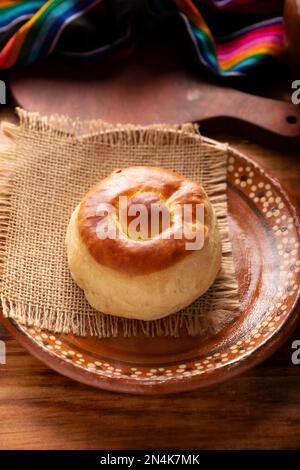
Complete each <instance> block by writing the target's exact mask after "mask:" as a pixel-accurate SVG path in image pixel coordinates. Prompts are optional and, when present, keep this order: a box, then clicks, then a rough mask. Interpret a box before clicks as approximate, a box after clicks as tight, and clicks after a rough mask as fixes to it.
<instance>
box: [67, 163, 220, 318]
mask: <svg viewBox="0 0 300 470" xmlns="http://www.w3.org/2000/svg"><path fill="white" fill-rule="evenodd" d="M120 196H121V198H120ZM197 206H199V207H202V208H203V214H204V217H203V220H202V221H201V220H200V218H199V217H198V215H199V214H198V212H197V210H198V209H197V210H196V207H197ZM141 208H142V209H141ZM186 209H187V212H185V210H186ZM137 222H139V223H137ZM166 222H168V223H166ZM197 240H201V241H200V243H199V242H197ZM66 244H67V254H68V265H69V269H70V272H71V274H72V277H73V279H74V281H75V282H76V283H77V284H78V286H79V287H81V288H82V289H83V290H84V293H85V296H86V299H87V300H88V302H89V303H90V305H91V306H92V307H94V308H95V309H96V310H99V311H101V312H103V313H106V314H110V315H116V316H119V317H126V318H132V319H133V318H135V319H140V320H154V319H158V318H162V317H165V316H167V315H170V314H171V313H174V312H177V311H179V310H181V309H182V308H184V307H186V306H187V305H189V304H190V303H192V302H193V301H194V300H196V299H197V297H199V296H200V295H202V294H204V292H206V291H207V289H208V288H209V287H210V286H211V285H212V283H213V282H214V280H215V278H216V276H217V274H218V272H219V270H220V265H221V255H222V250H221V240H220V234H219V230H218V224H217V218H216V215H215V212H214V210H213V207H212V205H211V204H210V202H209V200H208V198H207V195H206V193H205V191H204V189H203V188H202V186H200V185H198V184H196V183H194V182H192V181H190V180H188V179H186V178H184V177H182V176H180V175H178V174H176V173H174V172H171V171H168V170H165V169H162V168H157V167H132V168H127V169H118V170H115V171H114V172H113V173H112V174H111V175H109V176H108V177H107V178H106V179H104V180H102V181H101V182H100V183H99V184H97V185H96V186H95V187H94V188H92V189H91V190H90V191H89V192H88V193H87V194H86V196H85V197H84V198H83V200H82V202H81V203H80V204H79V205H78V206H77V207H76V209H75V210H74V212H73V214H72V216H71V220H70V222H69V226H68V230H67V237H66ZM202 245H203V246H202Z"/></svg>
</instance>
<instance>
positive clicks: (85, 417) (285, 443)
mask: <svg viewBox="0 0 300 470" xmlns="http://www.w3.org/2000/svg"><path fill="white" fill-rule="evenodd" d="M0 119H10V120H12V119H13V111H12V109H11V108H9V107H7V108H5V107H3V106H2V107H0ZM211 137H214V138H217V139H220V140H226V141H228V142H229V143H230V144H232V145H234V146H236V147H237V148H239V149H240V150H243V151H245V152H246V153H248V154H249V155H251V156H253V157H255V158H256V159H257V160H259V161H260V162H262V163H263V164H264V165H265V166H267V167H268V168H269V169H270V170H271V171H272V172H273V174H274V175H275V176H277V177H278V178H279V179H280V180H281V181H282V183H283V184H284V185H285V186H286V188H287V189H288V191H289V192H290V194H291V196H292V197H293V199H294V201H295V203H296V204H297V205H298V207H299V204H300V184H299V183H300V158H299V157H300V149H299V151H298V152H297V151H294V152H287V151H276V150H270V149H266V148H263V147H261V146H258V145H255V144H254V143H251V142H248V141H245V140H241V138H239V137H238V136H234V135H226V136H224V135H214V136H211ZM0 143H1V144H2V145H5V144H6V141H5V140H4V137H3V136H2V137H1V140H0ZM0 339H2V340H4V341H5V342H6V347H7V364H6V365H0V381H1V382H0V423H1V424H0V448H1V449H137V448H141V449H145V448H148V449H149V448H172V449H177V448H178V449H180V448H181V449H182V448H190V449H193V448H194V449H197V448H198V449H253V448H255V449H263V448H272V449H275V448H279V449H291V448H300V365H299V366H294V365H292V362H291V353H292V349H291V344H292V341H293V340H295V339H300V328H298V330H297V331H296V332H295V333H294V335H293V336H292V337H291V338H290V339H289V341H288V342H287V343H286V344H285V346H284V347H283V348H282V349H281V350H280V351H278V352H277V353H276V354H275V355H274V356H273V357H272V358H271V359H269V360H268V361H266V362H265V363H263V364H262V365H260V366H259V367H256V368H255V369H253V370H252V371H250V372H248V373H247V374H245V375H243V376H241V377H238V378H236V379H234V380H231V381H229V382H227V383H224V384H222V385H219V386H217V387H214V388H210V389H206V390H201V391H199V392H197V391H196V392H190V393H185V394H178V395H173V396H163V397H142V396H129V395H121V394H116V393H109V392H104V391H103V392H102V391H98V390H94V389H92V388H89V387H87V386H84V385H81V384H79V383H76V382H73V381H71V380H69V379H67V378H64V377H62V376H60V375H58V374H57V373H55V372H53V371H51V370H50V369H48V368H47V367H46V366H44V365H43V364H41V363H40V362H39V361H38V360H36V359H35V358H33V357H31V356H30V355H29V354H28V353H27V352H26V351H25V350H24V349H23V348H22V347H21V346H19V345H18V343H17V342H16V341H15V340H14V339H13V338H11V337H10V336H9V335H8V334H7V333H6V332H5V330H4V328H3V327H1V325H0Z"/></svg>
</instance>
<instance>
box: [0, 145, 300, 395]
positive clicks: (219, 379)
mask: <svg viewBox="0 0 300 470" xmlns="http://www.w3.org/2000/svg"><path fill="white" fill-rule="evenodd" d="M203 142H204V143H209V144H214V145H216V144H219V142H217V141H216V140H213V139H210V138H206V137H203ZM230 155H232V156H238V157H240V158H242V159H244V160H245V161H249V163H251V164H252V165H253V164H254V166H255V167H256V168H257V169H258V170H263V172H264V174H265V175H266V176H267V178H268V179H270V180H271V181H272V184H274V185H275V187H276V188H277V189H278V190H279V191H280V192H281V194H282V195H283V196H284V198H285V201H286V204H287V207H288V208H289V210H290V211H291V214H292V215H293V218H294V219H295V220H296V228H297V231H298V235H299V239H300V223H299V214H298V210H297V208H296V206H295V205H294V203H293V202H292V201H293V199H292V200H291V197H290V195H289V192H288V190H287V189H286V188H285V186H284V185H283V184H282V183H281V182H280V181H279V179H278V178H277V177H276V176H274V175H273V174H272V173H271V172H270V171H269V170H268V169H267V168H266V167H265V165H264V164H262V163H261V162H259V161H258V160H256V159H255V157H254V158H253V157H252V156H251V157H249V156H248V155H246V154H245V153H243V152H241V151H240V150H238V149H235V148H234V147H232V146H231V145H228V156H230ZM299 305H300V286H299V287H298V290H297V293H296V296H295V299H294V302H293V305H292V306H291V307H290V309H289V312H288V315H287V317H286V319H285V321H284V323H283V324H282V325H280V327H279V329H277V330H275V331H274V333H273V334H272V335H271V336H270V337H269V338H267V339H266V341H264V342H263V343H262V344H260V345H259V346H258V347H256V348H255V349H254V350H253V351H250V353H249V354H247V355H245V356H244V357H242V358H240V360H236V361H235V362H233V363H232V364H226V365H225V366H224V367H223V368H222V374H220V373H219V371H218V369H212V370H207V371H206V373H205V378H204V379H203V377H204V375H203V376H191V377H186V376H184V377H181V378H180V380H178V379H176V378H175V377H172V378H169V379H166V380H165V381H164V382H154V381H153V382H150V381H149V382H146V383H139V382H138V381H134V382H133V381H132V380H130V379H125V378H124V379H122V381H120V380H119V379H117V380H116V379H115V378H113V377H108V376H99V375H96V374H93V372H92V371H89V370H86V369H83V368H82V369H80V373H79V374H78V369H79V368H78V367H76V365H74V364H72V363H68V362H66V361H64V360H63V359H61V358H59V357H58V356H55V355H53V354H50V352H48V351H46V350H44V349H43V348H41V347H39V346H38V344H37V343H36V342H35V341H34V340H33V339H32V338H31V336H30V335H29V334H27V333H26V332H25V331H24V330H23V329H22V325H19V324H18V323H17V322H16V321H15V320H13V319H11V318H4V316H3V312H2V310H1V312H0V320H1V323H2V324H3V325H4V326H5V328H6V329H7V330H8V332H9V333H10V334H11V335H12V336H13V337H14V339H16V340H17V341H18V342H19V343H20V344H21V345H22V346H23V347H24V348H25V349H26V350H27V351H28V352H29V353H30V354H31V355H32V356H34V357H35V358H37V359H38V360H40V361H41V362H42V363H44V364H45V365H46V366H48V367H49V368H51V369H52V370H54V371H56V372H58V373H59V374H61V375H63V376H66V377H68V378H70V379H73V380H75V381H77V382H80V383H83V384H85V385H90V386H93V387H95V388H97V389H100V390H106V391H112V392H118V393H127V394H128V393H129V394H135V395H163V394H164V395H166V394H173V393H178V392H188V391H192V390H197V389H201V388H206V387H209V386H212V385H217V384H220V383H223V382H225V381H227V380H229V379H232V378H234V377H237V376H239V375H241V374H244V373H245V372H247V371H248V370H250V369H252V368H253V367H255V366H257V365H258V364H260V363H261V362H263V361H264V360H266V359H268V358H269V357H270V356H271V355H272V354H273V353H274V352H275V351H276V350H277V349H278V348H280V347H281V346H282V345H283V344H284V343H285V342H286V340H287V338H288V337H289V336H290V334H291V333H292V332H293V331H294V329H295V328H296V326H297V325H298V323H300V308H298V307H299Z"/></svg>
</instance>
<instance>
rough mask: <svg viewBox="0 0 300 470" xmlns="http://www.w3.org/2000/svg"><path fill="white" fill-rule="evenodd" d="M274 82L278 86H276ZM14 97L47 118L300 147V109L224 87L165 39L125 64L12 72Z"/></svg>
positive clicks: (50, 64)
mask: <svg viewBox="0 0 300 470" xmlns="http://www.w3.org/2000/svg"><path fill="white" fill-rule="evenodd" d="M272 80H273V79H272ZM10 87H11V92H12V96H13V98H14V100H15V102H16V104H18V105H19V106H22V107H23V108H25V109H28V110H30V111H39V112H40V113H42V114H52V113H60V114H68V115H70V116H72V117H80V118H87V119H96V118H102V119H104V120H107V121H110V122H113V123H116V122H131V123H138V124H149V123H159V122H167V123H178V122H180V123H181V122H189V121H192V122H200V123H201V130H202V133H203V134H204V135H211V133H212V132H216V131H225V132H231V131H234V132H239V133H240V134H242V135H243V136H245V137H247V138H252V139H255V140H256V141H260V142H264V143H267V144H269V145H270V144H273V145H280V144H282V145H284V146H286V145H289V144H295V143H296V144H297V143H298V144H299V143H300V107H299V106H298V107H297V106H295V105H293V104H292V103H291V102H283V101H279V100H274V99H268V98H263V97H260V96H254V95H251V94H247V93H244V92H242V91H239V90H236V89H233V88H231V87H229V86H225V85H224V84H221V83H220V81H218V80H217V79H215V78H213V77H212V76H211V75H209V76H208V74H207V73H205V72H204V71H202V72H200V71H199V69H198V70H197V72H196V71H195V70H194V68H193V67H192V66H191V64H190V62H189V63H188V62H187V60H186V58H185V57H184V55H183V53H182V51H181V50H180V49H176V47H175V45H174V44H170V42H169V41H167V40H166V39H165V38H164V37H162V38H160V39H159V40H157V41H156V42H151V44H149V43H145V44H143V45H141V46H140V47H139V48H138V49H137V50H136V51H135V52H134V53H133V54H132V56H131V57H130V58H129V59H128V60H127V61H123V62H80V63H78V62H72V61H70V60H66V59H64V60H63V59H61V60H58V59H55V60H48V61H46V62H45V63H38V64H36V65H32V66H29V67H25V68H18V69H16V70H14V71H13V72H12V74H11V77H10Z"/></svg>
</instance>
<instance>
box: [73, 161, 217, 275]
mask: <svg viewBox="0 0 300 470" xmlns="http://www.w3.org/2000/svg"><path fill="white" fill-rule="evenodd" d="M119 196H127V198H128V200H129V203H128V205H127V208H128V206H129V205H130V204H131V203H134V204H136V203H139V204H140V203H143V204H145V205H146V206H147V207H149V206H150V205H151V204H159V205H160V206H163V208H166V210H168V211H169V210H170V211H172V206H173V205H174V204H193V207H194V205H196V204H204V206H205V235H206V236H207V231H208V227H209V223H210V221H209V219H210V218H211V215H212V213H211V211H212V209H211V207H210V204H209V202H208V200H207V196H206V194H205V191H204V189H203V188H202V186H200V185H198V184H196V183H193V182H192V181H190V180H187V179H186V178H183V177H182V176H180V175H178V174H177V173H173V172H171V171H168V170H165V169H162V168H157V167H131V168H126V169H123V170H120V169H118V170H115V171H114V172H113V173H112V174H111V175H109V176H108V177H107V178H105V179H104V180H102V181H101V182H100V183H99V184H97V185H96V186H95V187H93V188H92V189H91V190H90V191H89V192H88V193H87V194H86V196H85V197H84V199H83V201H82V202H81V204H80V209H79V213H78V219H77V223H78V232H79V235H80V238H81V240H82V242H83V243H84V244H85V246H86V247H87V249H88V251H89V253H90V254H91V256H92V257H93V258H94V259H95V260H96V261H97V262H98V263H100V264H101V265H104V266H107V267H110V268H112V269H115V270H117V271H120V272H124V273H126V274H130V275H143V274H148V273H151V272H156V271H160V270H162V269H165V268H167V267H169V266H171V265H173V264H175V263H176V262H178V261H179V260H180V259H182V258H183V257H184V256H187V255H189V254H190V253H192V252H193V251H190V250H186V241H187V240H186V239H185V238H184V237H182V239H175V238H174V229H173V228H172V226H171V229H170V235H171V236H170V238H169V239H164V238H163V231H161V228H160V230H159V232H160V233H157V234H156V236H155V237H154V238H146V239H143V240H136V239H132V238H131V237H130V234H128V233H125V232H123V230H122V225H121V224H120V223H119V221H116V224H115V225H116V226H117V233H118V234H119V235H121V236H118V237H117V238H116V239H112V238H105V239H99V237H98V235H97V232H96V227H97V224H98V223H99V222H100V221H101V217H103V215H102V216H101V213H100V214H99V210H98V208H99V204H101V206H102V207H103V206H105V204H110V205H112V206H113V207H115V208H117V207H118V201H119ZM148 214H150V213H149V212H148ZM148 216H149V215H148ZM149 217H150V216H149ZM150 218H151V217H150ZM149 221H150V220H149ZM189 241H191V240H189Z"/></svg>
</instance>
